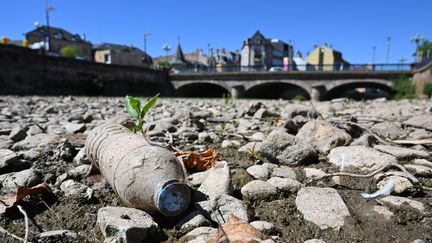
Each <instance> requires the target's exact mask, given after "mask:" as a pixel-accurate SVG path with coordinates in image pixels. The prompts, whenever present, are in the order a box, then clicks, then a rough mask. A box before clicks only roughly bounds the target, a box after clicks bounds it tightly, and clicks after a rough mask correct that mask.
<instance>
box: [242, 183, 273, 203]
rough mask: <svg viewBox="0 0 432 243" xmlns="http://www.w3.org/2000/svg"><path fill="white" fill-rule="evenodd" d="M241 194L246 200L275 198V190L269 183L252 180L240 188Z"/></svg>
mask: <svg viewBox="0 0 432 243" xmlns="http://www.w3.org/2000/svg"><path fill="white" fill-rule="evenodd" d="M241 194H242V195H243V197H244V198H246V199H253V200H261V199H267V198H270V197H273V196H276V195H277V194H278V193H277V188H276V187H275V186H273V185H272V184H270V183H267V182H265V181H261V180H254V181H251V182H249V183H247V184H246V185H244V186H243V187H242V188H241Z"/></svg>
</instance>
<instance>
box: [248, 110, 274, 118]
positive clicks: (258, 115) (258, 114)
mask: <svg viewBox="0 0 432 243" xmlns="http://www.w3.org/2000/svg"><path fill="white" fill-rule="evenodd" d="M271 116H275V115H274V114H273V113H271V112H270V111H268V110H267V109H266V108H259V109H258V110H257V111H256V112H255V114H254V115H253V117H254V118H256V119H263V118H266V117H271Z"/></svg>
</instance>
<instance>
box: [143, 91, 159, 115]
mask: <svg viewBox="0 0 432 243" xmlns="http://www.w3.org/2000/svg"><path fill="white" fill-rule="evenodd" d="M158 96H159V94H157V95H155V96H153V98H151V99H150V100H149V101H148V102H147V104H145V105H144V107H143V108H142V111H141V118H144V116H145V114H147V112H148V111H149V110H150V108H152V107H153V106H154V105H155V104H156V101H157V99H158Z"/></svg>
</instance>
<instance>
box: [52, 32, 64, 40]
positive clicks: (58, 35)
mask: <svg viewBox="0 0 432 243" xmlns="http://www.w3.org/2000/svg"><path fill="white" fill-rule="evenodd" d="M54 37H55V38H56V39H57V40H61V39H63V33H61V32H57V33H55V34H54Z"/></svg>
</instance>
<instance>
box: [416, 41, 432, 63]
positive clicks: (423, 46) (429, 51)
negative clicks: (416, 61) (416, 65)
mask: <svg viewBox="0 0 432 243" xmlns="http://www.w3.org/2000/svg"><path fill="white" fill-rule="evenodd" d="M415 55H417V56H418V57H419V58H420V61H423V60H425V59H428V58H429V57H431V56H432V41H430V40H428V39H423V40H422V41H421V43H420V44H419V45H418V47H417V52H416V53H415Z"/></svg>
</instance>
